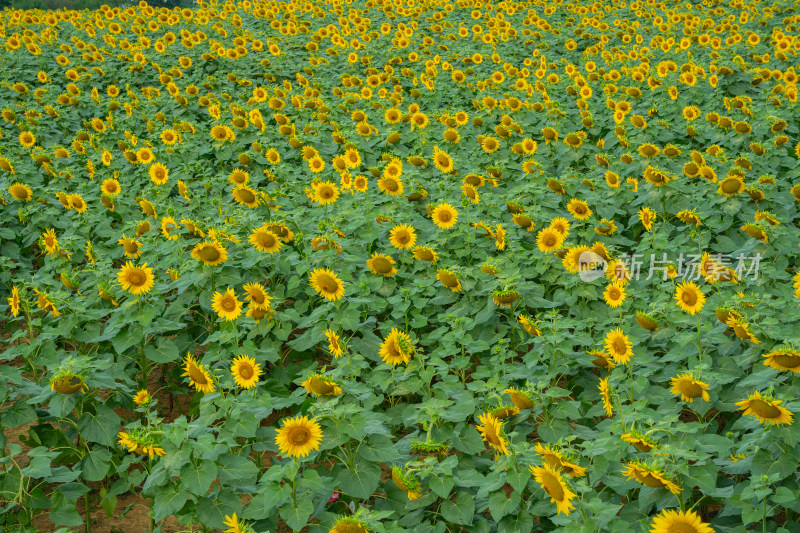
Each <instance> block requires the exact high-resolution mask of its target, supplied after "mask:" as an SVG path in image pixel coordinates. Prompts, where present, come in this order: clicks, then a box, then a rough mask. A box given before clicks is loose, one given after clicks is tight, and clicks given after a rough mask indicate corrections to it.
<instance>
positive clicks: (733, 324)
mask: <svg viewBox="0 0 800 533" xmlns="http://www.w3.org/2000/svg"><path fill="white" fill-rule="evenodd" d="M725 325H726V326H728V327H729V328H731V329H733V332H734V333H735V334H736V336H737V337H739V338H740V339H742V340H746V341H750V342H752V343H753V344H761V341H760V340H759V339H758V338H757V337H756V336H755V335H753V334H752V333H751V332H750V325H749V324H748V323H747V322H746V321H745V319H744V317H743V316H742V315H740V314H739V313H735V314H734V313H731V314H730V316H729V317H728V320H727V321H726V322H725Z"/></svg>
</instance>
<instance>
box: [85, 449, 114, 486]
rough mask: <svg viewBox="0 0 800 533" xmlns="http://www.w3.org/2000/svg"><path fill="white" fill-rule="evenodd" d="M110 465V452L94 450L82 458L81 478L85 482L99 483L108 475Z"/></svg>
mask: <svg viewBox="0 0 800 533" xmlns="http://www.w3.org/2000/svg"><path fill="white" fill-rule="evenodd" d="M110 465H111V452H110V451H108V450H106V449H105V448H97V447H96V448H94V449H93V450H92V451H90V452H89V453H87V454H86V455H85V456H84V457H83V461H82V462H81V468H82V470H83V474H82V477H83V479H85V480H86V481H100V480H101V479H103V478H105V477H106V474H108V467H109V466H110Z"/></svg>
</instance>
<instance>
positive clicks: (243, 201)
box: [231, 185, 261, 209]
mask: <svg viewBox="0 0 800 533" xmlns="http://www.w3.org/2000/svg"><path fill="white" fill-rule="evenodd" d="M231 195H232V196H233V199H234V200H236V203H237V204H239V205H243V206H245V207H249V208H250V209H255V208H256V207H258V204H260V203H261V198H260V197H259V196H258V192H256V191H255V190H254V189H251V188H250V187H247V186H245V185H240V186H238V187H234V189H233V191H231Z"/></svg>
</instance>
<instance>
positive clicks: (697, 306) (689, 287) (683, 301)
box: [675, 281, 706, 315]
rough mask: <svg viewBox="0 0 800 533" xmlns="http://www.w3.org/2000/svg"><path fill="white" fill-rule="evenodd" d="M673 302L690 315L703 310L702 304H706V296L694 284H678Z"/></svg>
mask: <svg viewBox="0 0 800 533" xmlns="http://www.w3.org/2000/svg"><path fill="white" fill-rule="evenodd" d="M675 301H676V302H677V303H678V307H680V308H681V309H682V310H684V311H686V312H687V313H689V314H690V315H694V314H696V313H698V312H699V311H700V310H701V309H703V304H705V302H706V296H705V295H704V294H703V291H701V290H700V287H698V286H697V285H696V284H695V283H694V282H692V281H690V282H688V283H686V282H684V283H679V284H678V286H677V287H676V289H675Z"/></svg>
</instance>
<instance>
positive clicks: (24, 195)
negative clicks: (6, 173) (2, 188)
mask: <svg viewBox="0 0 800 533" xmlns="http://www.w3.org/2000/svg"><path fill="white" fill-rule="evenodd" d="M8 193H9V194H10V195H11V196H13V197H14V198H16V199H17V200H22V201H23V202H30V201H31V200H33V190H31V188H30V187H28V186H27V185H25V184H24V183H19V182H17V183H14V184H12V185H11V186H10V187H9V188H8Z"/></svg>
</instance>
